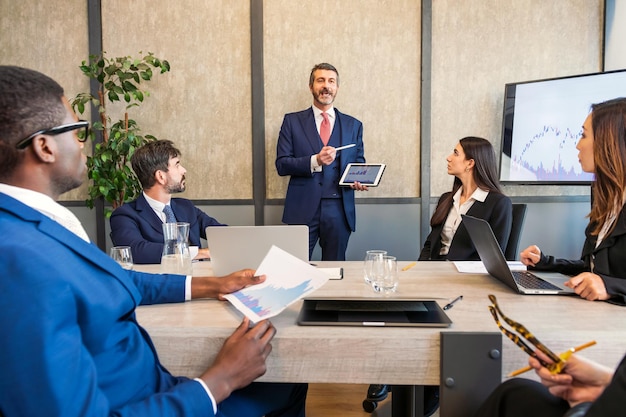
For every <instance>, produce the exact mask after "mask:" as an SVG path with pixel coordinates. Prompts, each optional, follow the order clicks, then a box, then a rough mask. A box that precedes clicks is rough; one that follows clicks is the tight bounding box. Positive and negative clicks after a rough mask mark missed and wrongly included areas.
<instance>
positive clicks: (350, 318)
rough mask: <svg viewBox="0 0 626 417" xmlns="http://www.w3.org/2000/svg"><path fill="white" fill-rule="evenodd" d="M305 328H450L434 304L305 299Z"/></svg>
mask: <svg viewBox="0 0 626 417" xmlns="http://www.w3.org/2000/svg"><path fill="white" fill-rule="evenodd" d="M298 324H300V325H302V326H373V327H389V326H392V327H448V326H450V324H452V321H451V320H450V318H448V316H447V315H446V313H444V311H443V310H442V309H441V307H439V304H437V302H436V301H434V300H424V299H421V300H420V299H408V298H384V299H382V298H332V297H326V298H305V299H304V303H303V304H302V309H301V310H300V315H299V316H298Z"/></svg>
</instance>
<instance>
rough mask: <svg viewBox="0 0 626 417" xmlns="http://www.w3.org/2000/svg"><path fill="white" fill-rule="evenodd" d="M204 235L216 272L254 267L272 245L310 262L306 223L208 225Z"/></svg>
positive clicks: (220, 273) (222, 274)
mask: <svg viewBox="0 0 626 417" xmlns="http://www.w3.org/2000/svg"><path fill="white" fill-rule="evenodd" d="M206 238H207V241H208V244H209V251H210V252H211V267H212V268H213V273H214V274H215V275H216V276H224V275H228V274H230V273H231V272H235V271H239V270H241V269H245V268H251V269H255V268H257V267H258V266H259V265H260V264H261V261H262V260H263V258H264V257H265V255H266V254H267V252H268V251H269V250H270V248H271V247H272V245H275V246H277V247H279V248H281V249H282V250H284V251H286V252H289V253H290V254H292V255H293V256H295V257H297V258H299V259H301V260H303V261H305V262H309V228H308V226H291V225H289V226H288V225H276V226H209V227H207V228H206Z"/></svg>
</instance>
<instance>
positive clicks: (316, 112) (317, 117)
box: [311, 106, 335, 172]
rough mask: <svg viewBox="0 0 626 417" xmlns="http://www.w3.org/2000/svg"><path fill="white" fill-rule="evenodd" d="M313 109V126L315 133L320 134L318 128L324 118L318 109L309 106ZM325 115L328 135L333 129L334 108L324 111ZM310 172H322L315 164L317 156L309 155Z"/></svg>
mask: <svg viewBox="0 0 626 417" xmlns="http://www.w3.org/2000/svg"><path fill="white" fill-rule="evenodd" d="M311 108H312V109H313V115H314V116H315V126H316V127H317V133H318V134H319V133H320V126H321V125H322V121H324V116H322V113H323V112H322V110H320V109H318V108H317V107H315V106H311ZM326 114H327V115H328V121H329V122H330V134H331V135H332V134H333V128H334V127H335V108H334V107H331V108H330V109H328V110H326ZM311 172H322V166H321V165H320V164H318V163H317V154H315V155H311Z"/></svg>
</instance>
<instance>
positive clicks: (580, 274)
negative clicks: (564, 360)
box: [520, 98, 626, 305]
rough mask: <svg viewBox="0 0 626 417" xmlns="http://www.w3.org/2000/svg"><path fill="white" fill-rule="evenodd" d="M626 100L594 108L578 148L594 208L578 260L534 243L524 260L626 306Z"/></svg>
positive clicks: (593, 296) (584, 293) (582, 291)
mask: <svg viewBox="0 0 626 417" xmlns="http://www.w3.org/2000/svg"><path fill="white" fill-rule="evenodd" d="M625 126H626V98H618V99H614V100H609V101H606V102H603V103H599V104H594V105H592V106H591V113H590V114H589V115H588V116H587V118H586V119H585V122H584V124H583V129H582V136H581V137H580V140H579V141H578V144H577V145H576V149H578V160H579V162H580V166H581V167H582V170H583V171H585V172H592V173H593V174H594V177H595V179H594V181H593V185H592V199H591V201H592V204H591V212H590V213H589V215H588V217H589V225H588V226H587V229H586V230H585V236H586V239H585V243H584V246H583V250H582V255H581V258H580V259H578V260H567V259H556V258H555V257H553V256H548V255H546V254H544V253H542V251H541V249H539V248H538V247H537V246H535V245H531V246H529V247H527V248H526V249H524V250H523V251H522V252H521V253H520V256H521V261H522V262H523V263H524V264H525V265H528V266H529V269H537V270H542V271H557V272H561V273H564V274H567V275H573V277H572V279H570V280H569V281H568V282H567V283H566V284H565V285H567V286H568V287H571V288H573V289H574V291H575V292H576V294H578V295H580V296H581V297H582V298H584V299H586V300H590V301H596V300H606V301H609V302H611V303H615V304H620V305H626V256H624V254H625V253H626V206H625V205H624V202H625V201H626V127H625Z"/></svg>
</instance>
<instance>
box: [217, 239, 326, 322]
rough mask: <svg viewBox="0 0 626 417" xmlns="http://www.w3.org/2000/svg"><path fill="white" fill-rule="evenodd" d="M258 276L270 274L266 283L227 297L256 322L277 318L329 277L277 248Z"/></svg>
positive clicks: (264, 263) (263, 262)
mask: <svg viewBox="0 0 626 417" xmlns="http://www.w3.org/2000/svg"><path fill="white" fill-rule="evenodd" d="M256 274H257V275H266V277H267V278H266V280H265V282H264V283H262V284H259V285H252V286H250V287H247V288H243V289H241V290H239V291H237V292H234V293H232V294H228V295H226V296H225V297H224V298H226V299H227V300H228V301H230V302H231V304H232V305H233V306H235V308H237V310H239V311H241V312H242V313H243V314H244V315H245V316H246V317H248V318H250V320H252V321H253V322H254V323H257V322H259V321H261V320H265V319H268V318H271V317H274V316H276V315H277V314H279V313H280V312H281V311H283V310H284V309H285V308H287V307H288V306H290V305H291V304H293V303H294V302H296V301H298V300H299V299H301V298H302V297H305V296H306V295H308V294H310V293H312V292H313V291H315V290H316V289H318V288H320V287H321V286H322V285H324V284H325V283H326V282H327V281H328V278H329V275H328V274H327V273H326V272H324V271H323V270H320V269H317V268H316V267H314V266H312V265H310V264H309V263H307V262H304V261H302V260H300V259H298V258H297V257H295V256H293V255H291V254H290V253H288V252H285V251H284V250H282V249H280V248H278V247H276V246H272V247H271V248H270V250H269V251H268V252H267V255H265V258H264V259H263V261H262V262H261V265H259V267H258V268H257V270H256Z"/></svg>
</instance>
